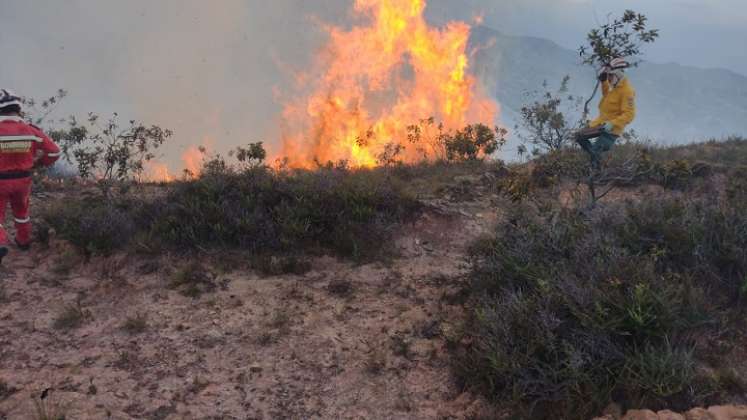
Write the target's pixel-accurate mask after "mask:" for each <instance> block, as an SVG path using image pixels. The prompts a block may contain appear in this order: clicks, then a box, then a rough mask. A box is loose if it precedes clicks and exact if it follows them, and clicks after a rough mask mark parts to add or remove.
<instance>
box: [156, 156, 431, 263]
mask: <svg viewBox="0 0 747 420" xmlns="http://www.w3.org/2000/svg"><path fill="white" fill-rule="evenodd" d="M417 208H418V204H417V202H416V201H415V200H414V199H411V198H409V197H408V196H406V195H405V194H404V193H403V192H402V191H401V189H400V188H399V187H398V186H397V185H396V184H394V183H392V182H389V180H388V179H387V178H385V177H384V176H381V175H379V174H376V173H373V172H370V171H363V170H361V171H350V170H347V169H339V168H331V169H329V168H322V169H319V170H317V171H314V172H306V171H301V172H294V173H276V172H274V171H271V170H269V169H267V168H252V169H249V170H246V171H243V172H234V171H231V170H230V169H226V170H224V171H220V172H214V173H211V174H209V175H206V176H203V177H202V178H200V179H199V180H196V181H192V182H184V183H178V184H175V185H173V186H172V188H171V190H170V191H169V193H168V194H167V195H165V196H164V197H163V198H161V199H158V200H156V201H155V202H154V203H152V204H151V205H150V206H149V207H148V209H147V210H146V211H145V212H144V213H143V214H144V217H145V220H144V222H143V223H144V224H145V225H147V226H149V227H150V229H151V231H152V233H153V234H154V236H156V237H158V238H160V239H161V240H162V241H164V242H165V243H167V244H169V245H171V246H175V247H177V248H181V249H194V248H196V247H231V248H239V249H243V250H247V251H250V252H252V253H257V254H261V253H273V252H274V253H283V252H286V253H288V252H294V251H304V250H313V249H314V248H318V249H324V250H329V251H332V252H333V253H335V254H337V255H341V256H344V257H349V258H353V259H365V258H373V257H375V256H377V255H379V254H380V253H382V252H383V251H384V248H385V247H383V246H382V245H383V244H384V242H385V240H386V238H387V237H388V236H389V234H390V233H391V228H392V226H394V225H396V224H397V223H400V222H402V221H404V220H405V219H406V218H407V217H408V216H409V215H411V214H413V213H414V212H416V211H417Z"/></svg>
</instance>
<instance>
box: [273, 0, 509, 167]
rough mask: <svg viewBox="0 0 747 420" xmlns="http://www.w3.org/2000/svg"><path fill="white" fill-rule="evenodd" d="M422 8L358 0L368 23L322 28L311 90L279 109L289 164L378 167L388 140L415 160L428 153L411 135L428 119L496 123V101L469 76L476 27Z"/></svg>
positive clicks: (416, 2)
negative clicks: (439, 23)
mask: <svg viewBox="0 0 747 420" xmlns="http://www.w3.org/2000/svg"><path fill="white" fill-rule="evenodd" d="M425 8H426V0H355V6H354V12H355V14H356V15H358V16H359V17H361V18H362V19H363V21H364V22H366V23H365V24H362V25H360V26H355V27H353V28H352V29H350V30H345V29H342V28H339V27H334V26H330V27H327V28H326V29H327V32H328V34H329V42H328V44H327V46H326V47H325V48H324V50H323V51H322V52H321V54H320V55H319V57H318V63H317V68H315V69H314V73H313V74H314V75H318V76H317V77H314V76H312V75H310V74H306V75H301V76H300V77H298V80H299V81H312V82H311V85H307V84H305V83H302V84H301V85H300V86H299V87H300V88H301V89H302V90H303V91H306V93H304V94H302V95H301V98H300V99H297V100H294V101H291V102H289V103H287V104H286V105H285V108H284V111H283V115H282V120H283V139H282V140H283V151H282V152H283V156H285V157H287V158H288V160H289V163H290V164H291V165H293V166H299V167H307V166H310V165H312V164H313V162H314V161H315V160H318V161H321V162H326V161H339V160H347V161H348V162H349V163H350V164H351V165H354V166H363V167H370V166H375V165H376V164H377V156H378V155H379V154H380V153H381V151H382V150H384V148H385V147H386V146H387V145H388V144H392V143H395V144H399V145H400V146H402V147H403V158H404V159H405V160H408V161H414V160H417V159H420V158H422V156H423V155H422V153H423V151H422V150H416V148H415V147H414V146H413V145H411V144H408V142H407V140H406V139H407V126H408V125H410V124H413V123H416V122H417V121H419V120H422V119H425V118H430V117H434V118H435V119H436V120H437V121H440V122H443V124H444V128H445V129H447V130H449V129H458V128H462V127H463V126H465V125H466V124H468V123H474V122H482V123H485V124H488V125H492V124H493V123H494V121H495V118H496V116H497V112H498V105H497V104H496V103H495V102H494V101H492V100H491V99H488V98H487V96H485V95H484V94H482V93H481V92H480V91H479V89H478V87H477V83H476V81H475V78H474V77H473V76H472V75H471V74H470V73H469V56H468V54H467V51H466V50H467V44H468V41H469V35H470V26H469V25H468V24H466V23H463V22H451V23H449V24H447V25H446V26H445V27H444V28H434V27H431V26H429V25H428V23H427V22H426V21H425V18H424V16H423V13H424V11H425ZM308 92H310V93H308ZM362 139H364V141H362ZM430 157H432V156H430Z"/></svg>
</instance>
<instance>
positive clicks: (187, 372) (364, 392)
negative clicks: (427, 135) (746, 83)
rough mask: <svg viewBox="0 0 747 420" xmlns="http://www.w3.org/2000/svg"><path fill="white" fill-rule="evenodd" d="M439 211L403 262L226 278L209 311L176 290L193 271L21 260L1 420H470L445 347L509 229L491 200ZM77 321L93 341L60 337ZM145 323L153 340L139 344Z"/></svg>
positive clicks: (62, 254)
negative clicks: (465, 288) (477, 258)
mask: <svg viewBox="0 0 747 420" xmlns="http://www.w3.org/2000/svg"><path fill="white" fill-rule="evenodd" d="M430 204H431V205H432V207H431V209H430V210H429V211H427V212H426V213H425V214H424V215H423V217H422V218H421V219H420V220H418V221H417V222H416V223H414V224H413V225H410V226H406V227H405V228H404V229H403V231H402V232H400V235H399V239H398V241H397V244H396V246H397V247H398V248H399V254H400V256H399V257H398V258H396V259H395V260H394V261H391V262H389V263H386V264H383V263H377V264H371V265H364V266H356V265H353V264H349V263H344V262H340V261H337V260H335V259H332V258H321V259H318V260H316V261H314V264H313V266H314V269H313V271H311V272H309V273H308V274H306V275H303V276H282V277H272V278H261V277H259V276H258V275H256V274H254V273H252V272H241V271H239V272H232V273H228V274H219V275H217V276H216V278H215V284H217V285H218V288H217V290H216V291H215V292H213V293H207V294H204V295H203V296H202V297H201V298H198V299H193V298H188V297H185V296H183V295H182V294H181V293H180V292H179V291H178V290H174V289H173V288H170V287H169V281H170V280H169V279H170V278H171V277H170V273H172V272H173V271H174V270H175V269H176V268H177V266H178V265H180V264H185V263H187V262H186V261H180V260H174V259H169V258H168V257H163V258H161V259H159V260H143V259H138V258H136V257H124V256H119V257H113V258H109V259H105V260H95V261H92V262H90V263H88V264H75V267H73V268H72V269H70V267H67V266H68V265H70V264H68V262H69V261H70V260H71V259H74V258H75V257H74V256H73V255H74V254H73V253H71V252H70V250H69V249H68V248H67V247H66V245H65V244H63V243H60V242H53V244H52V247H51V249H49V250H42V249H34V250H33V251H32V252H31V253H28V254H22V253H19V252H17V251H14V252H13V254H12V255H11V256H9V257H8V258H7V259H6V261H5V266H4V267H3V268H0V288H1V289H0V300H1V303H0V380H2V381H4V384H5V385H4V387H3V385H2V384H3V382H0V419H5V418H7V419H33V418H40V416H39V415H38V412H39V411H40V410H46V411H47V413H48V414H49V413H50V412H54V411H55V410H59V411H60V412H64V413H65V414H67V418H68V419H71V418H72V419H108V418H110V419H286V418H287V419H315V418H318V419H461V418H468V417H471V416H473V415H474V414H475V413H476V412H477V411H479V410H482V409H483V405H484V404H482V403H481V402H480V401H479V400H478V399H476V398H475V397H473V396H471V395H470V394H468V393H464V392H462V390H461V389H460V388H459V386H458V384H456V383H454V380H453V378H452V375H451V370H450V366H449V357H448V353H447V350H446V348H445V347H446V341H445V338H444V337H445V336H448V332H449V331H450V330H453V329H454V328H456V327H457V326H458V325H459V322H460V321H461V319H462V317H463V314H462V309H461V306H460V302H459V299H458V297H459V291H460V290H461V282H462V281H463V275H464V273H465V270H466V265H465V261H464V250H465V246H466V244H468V243H469V242H470V241H471V240H473V239H474V238H476V237H477V236H479V235H480V234H481V233H483V232H486V231H487V230H488V229H489V227H490V226H491V225H492V224H493V223H494V219H495V217H494V216H492V215H491V214H492V211H491V208H492V206H491V204H490V199H488V198H482V199H478V200H477V201H474V202H472V203H471V204H470V203H460V204H459V205H458V209H457V206H456V205H453V204H451V203H450V202H449V200H448V199H443V200H435V201H433V202H432V203H430ZM206 264H208V263H206ZM68 271H69V272H68ZM70 306H72V307H73V308H77V309H78V311H79V314H80V315H82V316H83V318H84V320H83V324H82V326H80V327H79V328H75V329H70V330H64V329H59V328H56V327H55V320H56V319H57V318H58V317H59V315H60V314H61V313H62V312H63V310H64V309H65V308H67V307H70ZM137 316H141V317H143V319H144V320H146V324H147V326H146V327H145V329H144V331H142V332H141V333H131V332H127V331H125V330H124V329H123V324H124V323H125V321H126V320H128V319H133V318H135V317H137ZM42 394H44V395H45V398H44V399H43V400H42V399H40V396H41V395H42ZM50 417H51V416H50Z"/></svg>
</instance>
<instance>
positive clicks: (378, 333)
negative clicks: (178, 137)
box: [0, 139, 747, 420]
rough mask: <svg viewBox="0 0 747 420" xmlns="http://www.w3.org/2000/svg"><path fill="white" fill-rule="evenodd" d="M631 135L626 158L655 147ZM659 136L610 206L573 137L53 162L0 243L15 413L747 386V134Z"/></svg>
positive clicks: (147, 411) (592, 395)
mask: <svg viewBox="0 0 747 420" xmlns="http://www.w3.org/2000/svg"><path fill="white" fill-rule="evenodd" d="M616 150H617V151H618V152H616V154H615V156H614V157H612V160H611V161H609V162H608V164H609V165H615V164H616V163H615V161H616V160H620V159H627V158H628V157H629V156H631V155H635V154H637V153H638V152H639V150H638V149H636V148H635V147H633V146H630V145H629V146H623V147H619V148H618V149H616ZM646 152H647V156H648V158H647V159H646V162H648V163H647V164H649V165H651V168H652V170H647V171H646V176H645V177H640V178H637V179H635V180H633V181H628V182H626V183H624V184H621V185H619V186H618V188H617V190H616V191H615V192H614V193H613V194H610V195H609V196H608V197H607V198H606V199H605V200H604V201H603V202H601V203H600V205H598V206H597V207H596V208H594V209H589V208H586V207H585V206H580V207H576V205H577V204H580V203H581V202H583V196H576V195H574V193H573V192H574V189H577V188H578V184H577V183H576V181H575V180H574V179H573V177H572V176H571V175H569V174H567V173H565V172H564V171H565V170H566V169H567V168H569V167H570V166H573V165H575V164H574V163H573V162H583V161H579V160H578V158H579V155H578V154H577V153H575V152H573V151H564V152H563V153H561V154H559V155H554V156H546V157H543V158H539V159H537V160H536V161H533V162H530V163H528V164H522V165H513V166H508V167H507V166H504V165H503V164H501V163H499V162H459V163H441V164H421V165H416V166H394V167H387V168H380V169H376V170H371V171H366V170H348V169H344V168H334V167H324V168H320V169H318V170H316V171H310V172H306V171H300V172H295V173H275V172H273V171H272V170H270V169H268V168H259V167H255V168H250V169H245V170H242V171H240V172H235V171H233V170H229V169H226V168H225V167H223V166H219V167H216V166H215V165H213V166H212V169H211V170H210V171H208V172H206V173H205V174H204V175H203V176H202V177H200V178H199V179H195V180H186V181H181V182H176V183H172V184H144V185H142V184H141V185H137V184H136V185H127V186H126V188H125V186H122V189H121V190H118V189H116V188H115V189H114V190H109V189H108V190H105V191H101V190H99V189H98V188H97V187H96V186H94V185H90V184H89V185H85V184H83V185H81V184H80V183H77V182H73V181H67V182H63V183H60V182H58V181H45V182H40V184H39V187H40V188H41V189H42V191H40V192H39V193H37V194H36V195H35V197H34V199H33V206H34V208H35V212H36V214H37V219H36V223H37V241H38V243H37V244H35V245H34V248H33V249H32V251H31V253H30V254H20V253H19V252H18V251H17V250H15V249H14V250H13V252H12V254H11V255H10V256H9V257H7V258H6V260H4V261H3V265H2V266H1V267H0V303H2V304H1V305H0V320H2V322H1V323H0V332H1V333H2V334H0V335H1V337H2V338H1V339H0V356H1V357H0V419H6V418H7V419H17V418H18V419H26V418H32V419H48V418H54V419H58V418H62V417H60V416H59V415H64V416H66V417H65V418H74V419H97V420H98V419H101V418H111V419H131V418H147V419H161V420H164V419H166V420H176V419H182V418H195V419H197V418H199V419H218V418H220V419H245V418H251V419H276V418H288V419H295V418H315V419H316V418H319V419H327V418H330V419H332V418H334V419H337V418H387V419H432V418H441V419H476V418H484V419H514V418H532V419H535V418H552V419H559V418H568V419H574V418H590V417H592V416H593V415H596V414H602V411H603V410H602V409H603V408H604V407H605V406H607V405H608V404H609V403H610V402H615V403H617V404H613V405H611V407H617V414H615V413H612V414H610V415H609V416H608V417H606V418H607V419H618V418H619V417H620V414H621V412H622V411H623V410H627V409H630V408H641V407H645V408H653V409H656V410H659V409H663V408H670V409H675V410H681V411H685V410H689V409H691V408H692V407H694V406H711V405H716V404H739V403H745V402H747V393H746V392H747V383H745V381H744V380H743V378H744V377H745V372H747V366H746V365H745V364H744V360H745V359H744V345H743V344H744V343H745V342H747V341H745V340H747V337H745V335H744V316H743V315H744V302H745V297H747V284H742V283H743V282H744V273H745V270H746V269H747V260H745V255H744V253H743V249H744V246H745V244H744V238H745V237H747V236H745V235H744V233H745V232H746V231H745V229H747V219H746V218H745V217H744V213H743V207H742V206H743V203H744V202H745V201H744V200H745V199H747V188H746V187H747V179H746V178H745V174H747V171H746V169H745V167H744V165H743V163H744V162H745V160H744V156H745V155H746V154H747V143H745V141H744V140H739V139H734V140H731V141H729V142H723V143H706V144H699V145H696V146H683V147H678V148H671V149H650V150H647V151H646ZM556 159H558V160H556ZM558 168H560V169H558ZM563 168H565V169H563ZM102 194H109V196H108V198H106V199H105V198H104V197H102ZM527 197H529V198H527ZM574 197H575V198H574ZM652 198H656V199H652ZM575 200H580V201H578V203H577V202H576V201H575ZM703 212H705V213H703ZM704 214H705V215H706V216H708V217H703V215H704ZM582 261H584V262H585V263H583V264H582V263H581V262H582ZM589 279H592V280H593V281H589ZM713 284H718V285H719V287H712V285H713ZM514 288H517V290H514ZM561 321H562V322H561ZM642 343H645V345H643V344H642ZM662 346H663V347H662ZM506 354H511V355H512V356H511V358H508V359H506V358H505V356H506ZM507 360H508V361H509V362H510V363H504V362H505V361H507ZM553 369H555V370H553ZM608 386H609V387H610V388H609V389H607V388H605V387H608ZM41 395H44V397H43V399H42V397H41ZM579 401H583V402H584V404H583V407H582V406H581V405H580V404H579ZM39 410H44V412H45V413H50V412H53V413H54V414H57V415H55V416H47V417H42V416H40V415H39V413H40V411H39ZM527 410H528V411H527ZM608 412H609V410H608ZM694 412H705V411H702V410H701V411H697V410H696V411H694ZM712 412H714V413H716V412H718V413H725V412H729V413H741V414H739V415H743V414H744V412H745V408H744V407H741V408H740V407H735V408H726V409H722V408H714V409H713V410H712ZM522 413H523V414H522ZM527 413H530V414H527ZM548 413H550V414H548ZM561 413H564V414H561ZM568 413H571V414H568ZM648 413H650V412H648ZM585 415H586V417H584V416H585ZM633 415H635V413H634V414H633ZM662 416H664V414H662ZM630 418H638V417H630ZM647 418H652V417H647ZM661 418H677V417H671V416H670V417H661ZM688 418H694V419H700V418H703V419H706V418H707V419H711V418H712V417H707V416H706V417H688ZM716 418H718V419H721V418H724V419H728V418H730V417H716ZM737 418H739V417H737Z"/></svg>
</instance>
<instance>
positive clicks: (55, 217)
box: [40, 197, 137, 255]
mask: <svg viewBox="0 0 747 420" xmlns="http://www.w3.org/2000/svg"><path fill="white" fill-rule="evenodd" d="M42 225H43V226H44V227H45V229H42V230H40V232H48V228H49V227H51V228H54V229H55V231H56V232H57V235H59V236H60V237H62V238H64V239H66V240H68V241H70V243H72V244H73V245H75V246H76V247H78V248H80V249H81V250H82V251H83V252H84V253H85V254H86V255H91V254H109V253H111V252H113V251H115V250H117V249H121V248H122V247H124V246H126V245H127V244H128V243H129V241H130V239H131V238H132V237H133V235H134V234H135V232H136V229H137V226H136V225H135V222H134V220H133V216H132V209H131V208H129V206H127V205H122V204H121V203H116V202H112V201H109V200H105V199H103V198H102V197H98V198H84V199H80V200H75V199H71V200H65V201H64V202H61V203H59V204H58V205H55V206H52V207H51V208H48V209H45V210H44V212H43V214H42ZM47 236H48V235H46V234H43V235H42V238H41V239H42V240H44V239H46V240H48V238H47Z"/></svg>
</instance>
